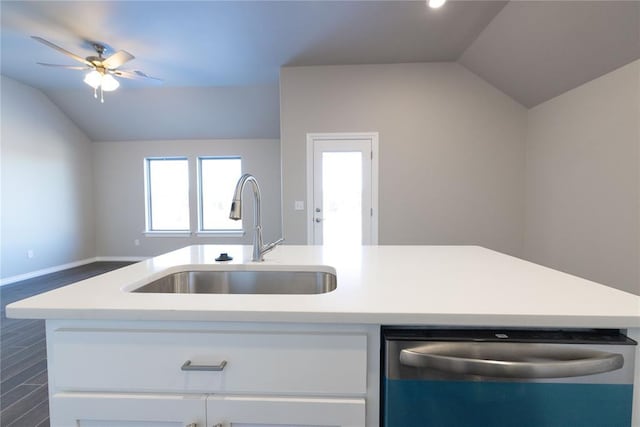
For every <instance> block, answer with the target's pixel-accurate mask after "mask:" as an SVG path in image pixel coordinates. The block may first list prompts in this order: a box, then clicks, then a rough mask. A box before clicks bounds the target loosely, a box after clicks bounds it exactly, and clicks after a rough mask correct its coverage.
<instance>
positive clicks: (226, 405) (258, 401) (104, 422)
mask: <svg viewBox="0 0 640 427" xmlns="http://www.w3.org/2000/svg"><path fill="white" fill-rule="evenodd" d="M368 338H369V335H368V334H367V333H366V332H363V330H358V329H357V328H355V329H354V328H352V329H349V328H345V327H339V326H334V327H329V326H322V327H318V326H308V327H301V326H295V325H280V326H278V325H255V324H254V325H240V326H239V325H238V324H235V325H225V324H207V323H193V322H184V323H180V322H178V323H177V324H171V325H170V324H167V323H166V322H156V323H154V322H96V321H55V322H48V323H47V346H48V347H47V351H48V353H49V383H50V394H51V395H50V408H51V425H52V427H67V426H69V427H71V426H80V427H106V426H109V427H146V426H158V427H178V426H179V427H184V426H190V425H192V426H197V427H205V426H208V427H214V426H224V427H258V426H269V427H276V426H282V427H294V426H295V427H306V426H313V427H320V426H332V427H363V426H365V419H366V413H367V408H366V405H365V402H366V397H367V392H368V386H367V375H368V367H369V365H370V363H369V362H368V359H367V357H368V356H367V351H368V342H367V341H368ZM185 364H186V365H187V366H191V367H194V366H195V367H197V368H203V369H204V370H188V368H186V366H185ZM214 366H218V370H213V369H212V370H207V369H208V368H207V367H211V368H213V367H214ZM185 368H186V369H185ZM375 369H377V367H375Z"/></svg>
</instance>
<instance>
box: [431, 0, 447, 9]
mask: <svg viewBox="0 0 640 427" xmlns="http://www.w3.org/2000/svg"><path fill="white" fill-rule="evenodd" d="M446 2H447V0H429V7H430V8H432V9H438V8H439V7H442V5H443V4H445V3H446Z"/></svg>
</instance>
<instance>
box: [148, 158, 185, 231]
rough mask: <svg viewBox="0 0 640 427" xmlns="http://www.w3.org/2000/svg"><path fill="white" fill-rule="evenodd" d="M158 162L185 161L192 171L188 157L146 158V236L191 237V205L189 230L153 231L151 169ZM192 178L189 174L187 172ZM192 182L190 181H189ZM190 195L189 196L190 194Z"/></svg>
mask: <svg viewBox="0 0 640 427" xmlns="http://www.w3.org/2000/svg"><path fill="white" fill-rule="evenodd" d="M158 160H167V161H168V160H184V161H186V162H187V171H189V170H190V167H189V166H190V165H189V158H188V157H187V156H150V157H145V158H144V193H145V231H144V234H145V235H148V236H172V237H187V236H190V235H191V227H192V224H191V203H189V215H188V217H189V226H188V228H187V229H178V230H153V229H152V228H151V224H152V215H153V210H152V208H151V189H150V185H151V179H150V178H151V175H150V174H151V168H150V162H152V161H158ZM187 173H188V175H189V176H190V174H189V172H187ZM189 181H190V180H189ZM190 186H191V183H190V182H189V188H188V189H187V194H188V193H189V192H190ZM188 195H189V194H188Z"/></svg>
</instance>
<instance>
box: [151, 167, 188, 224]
mask: <svg viewBox="0 0 640 427" xmlns="http://www.w3.org/2000/svg"><path fill="white" fill-rule="evenodd" d="M147 168H148V170H147V173H148V175H147V180H148V181H147V190H148V192H149V193H148V208H149V212H148V222H149V224H148V225H149V230H151V231H175V230H180V231H189V164H188V162H187V159H147Z"/></svg>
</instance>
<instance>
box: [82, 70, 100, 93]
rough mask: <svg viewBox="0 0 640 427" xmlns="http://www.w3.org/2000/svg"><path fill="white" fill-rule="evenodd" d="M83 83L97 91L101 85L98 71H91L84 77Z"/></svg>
mask: <svg viewBox="0 0 640 427" xmlns="http://www.w3.org/2000/svg"><path fill="white" fill-rule="evenodd" d="M84 82H85V83H86V84H88V85H89V86H91V87H92V88H94V89H97V88H98V87H99V86H100V85H101V84H102V74H100V72H99V71H98V70H93V71H91V72H90V73H87V75H86V76H84Z"/></svg>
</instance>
